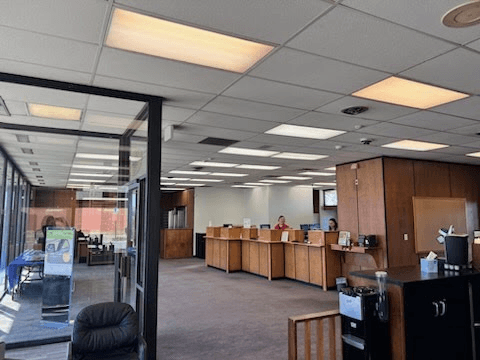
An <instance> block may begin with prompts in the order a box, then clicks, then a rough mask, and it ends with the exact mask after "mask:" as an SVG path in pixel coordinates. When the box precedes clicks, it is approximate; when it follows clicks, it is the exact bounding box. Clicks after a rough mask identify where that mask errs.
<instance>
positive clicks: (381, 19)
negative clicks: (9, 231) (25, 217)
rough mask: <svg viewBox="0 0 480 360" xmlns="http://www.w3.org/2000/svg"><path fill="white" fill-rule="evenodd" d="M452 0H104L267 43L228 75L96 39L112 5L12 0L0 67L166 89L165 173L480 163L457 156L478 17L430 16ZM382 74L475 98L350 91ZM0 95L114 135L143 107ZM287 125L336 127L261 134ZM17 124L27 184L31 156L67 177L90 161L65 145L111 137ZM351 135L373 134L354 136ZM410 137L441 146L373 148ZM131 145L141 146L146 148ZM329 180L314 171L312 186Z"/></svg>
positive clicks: (470, 109)
mask: <svg viewBox="0 0 480 360" xmlns="http://www.w3.org/2000/svg"><path fill="white" fill-rule="evenodd" d="M458 4H459V2H458V1H457V0H424V1H415V0H404V1H395V0H385V1H381V2H379V1H376V0H343V1H339V2H334V1H327V0H325V1H322V0H298V1H277V0H263V1H252V2H248V3H245V2H242V1H238V0H163V1H160V2H159V1H149V0H116V1H113V6H120V7H123V8H126V9H129V10H133V11H137V12H141V13H144V14H147V15H153V16H158V17H161V18H166V19H169V20H173V21H177V22H180V23H184V24H189V25H194V26H198V27H200V28H204V29H209V30H214V31H218V32H221V33H225V34H229V35H236V36H239V37H242V38H247V39H251V40H257V41H261V42H266V43H269V44H274V45H275V47H276V49H275V50H274V51H273V52H272V53H271V54H269V55H268V56H267V57H266V58H265V59H263V60H262V61H260V62H259V63H258V64H257V65H256V66H254V67H252V69H250V70H249V71H247V72H246V73H244V74H237V73H232V72H228V71H223V70H217V69H212V68H206V67H202V66H198V65H193V64H187V63H182V62H177V61H172V60H167V59H160V58H155V57H152V56H147V55H142V54H137V53H132V52H127V51H121V50H118V49H112V48H108V47H106V46H105V45H104V44H103V37H104V34H105V33H106V31H107V26H108V23H109V19H110V16H111V11H112V2H111V1H110V2H106V1H104V0H85V1H81V2H79V1H75V0H45V1H42V2H35V1H34V2H32V1H28V0H18V1H11V2H6V3H5V4H3V5H2V12H0V35H1V36H0V46H1V48H2V52H1V53H0V71H1V72H9V73H15V74H20V75H28V76H38V77H44V78H49V79H54V80H62V81H71V82H77V83H85V84H91V85H95V86H102V87H107V88H112V89H120V90H128V91H133V92H140V93H147V94H153V95H159V96H163V97H165V98H166V100H165V103H164V109H163V127H164V128H165V127H166V126H168V125H175V130H174V136H173V139H172V140H170V141H169V142H166V143H163V149H162V174H163V175H167V174H168V172H169V171H170V170H175V169H176V170H192V169H193V167H192V166H190V165H189V164H190V163H191V162H193V161H196V160H201V161H206V160H208V159H212V161H216V162H233V163H237V164H256V165H276V166H281V167H282V168H281V169H278V170H273V171H265V170H245V169H243V170H242V169H235V168H231V169H229V172H242V173H248V174H249V176H248V177H245V178H241V179H239V178H233V179H230V178H225V179H224V180H225V181H224V182H222V183H212V184H209V185H212V186H229V185H231V184H232V183H236V182H256V181H258V180H260V179H262V178H264V177H265V176H266V175H268V176H272V175H274V176H281V175H290V176H292V175H297V174H298V172H300V169H303V168H311V169H315V170H319V171H321V170H323V169H324V168H326V167H331V166H334V165H335V164H339V163H344V162H348V161H356V160H360V159H365V158H371V157H374V156H379V155H382V154H383V155H390V156H400V157H410V158H420V159H431V160H441V161H451V162H458V163H470V164H480V159H476V158H473V157H467V156H465V154H467V153H470V152H475V151H479V150H480V149H479V148H480V137H479V136H478V135H477V133H480V115H479V114H480V97H479V96H478V95H480V85H479V84H480V72H479V71H478V69H477V68H478V66H477V64H478V63H480V33H479V32H478V27H472V28H467V29H451V28H446V27H444V26H443V25H442V24H441V21H440V19H441V17H442V15H443V14H444V13H445V12H447V11H448V10H449V9H451V8H452V7H454V6H456V5H458ZM53 10H54V11H53ZM19 44H20V45H19ZM392 75H398V76H400V77H405V78H409V79H412V80H417V81H421V82H426V83H429V84H432V85H438V86H442V87H446V88H450V89H454V90H457V91H461V92H466V93H468V94H470V95H473V96H471V97H470V98H467V99H463V100H459V101H456V102H453V103H449V104H446V105H441V106H438V107H435V108H432V109H429V110H422V111H420V110H418V109H414V108H409V107H404V106H397V105H392V104H386V103H381V102H376V101H371V100H364V99H360V98H356V97H353V96H351V94H352V93H353V92H355V91H357V90H359V89H361V88H363V87H365V86H368V85H370V84H373V83H375V82H378V81H380V80H383V79H385V78H388V77H390V76H392ZM0 96H1V97H2V98H3V99H4V100H5V102H6V104H7V107H8V108H9V110H10V111H11V113H12V116H11V117H6V116H0V122H5V123H14V124H23V125H35V126H46V127H58V128H65V129H79V130H88V131H96V132H106V133H112V134H122V133H123V132H124V131H125V129H126V128H127V127H128V125H129V124H130V123H131V121H132V120H133V118H134V117H135V115H136V114H138V112H139V111H140V110H141V108H142V106H143V104H142V103H138V102H123V101H118V100H115V99H106V98H102V97H95V96H90V97H89V96H85V95H80V94H70V93H64V92H62V93H59V92H57V91H53V90H45V89H41V90H39V89H35V88H30V87H21V86H18V85H11V84H0ZM26 102H37V103H45V104H52V105H58V106H67V107H75V108H81V109H82V110H83V116H82V120H81V121H80V122H76V121H62V120H52V119H43V118H33V117H31V116H28V113H27V111H26V106H25V103H26ZM350 106H368V107H369V110H368V111H367V112H365V113H362V114H360V115H356V116H349V115H344V114H342V113H341V112H340V110H341V109H343V108H346V107H350ZM284 123H288V124H292V125H302V126H311V127H320V128H327V129H337V130H343V131H346V133H345V134H342V135H339V136H337V137H334V138H331V139H329V140H312V139H302V138H295V137H283V136H276V135H267V134H264V132H265V131H267V130H270V129H272V128H274V127H276V126H278V125H280V124H284ZM146 131H147V127H146V124H144V125H142V126H141V128H140V129H139V131H137V133H136V135H139V136H146ZM18 133H19V132H15V131H7V130H0V142H1V144H2V145H3V146H4V147H5V148H6V149H7V151H8V152H9V153H10V154H11V155H12V156H13V157H14V159H15V160H16V161H17V162H18V164H19V165H20V166H21V168H22V170H23V171H24V172H25V173H26V175H27V176H29V178H30V179H31V180H32V181H33V183H34V184H37V182H35V181H34V180H35V177H36V175H38V172H33V171H32V166H31V165H29V161H37V162H38V163H39V167H40V168H41V174H42V175H43V176H44V178H45V179H46V185H50V186H64V185H65V184H66V181H67V179H68V175H69V173H70V172H71V171H70V165H71V164H72V163H75V164H93V163H95V162H94V161H90V160H87V159H84V160H82V161H79V160H78V159H75V153H76V152H83V153H100V154H110V155H114V154H118V141H116V140H104V139H101V140H99V139H97V140H95V139H92V138H81V139H80V138H76V137H70V138H69V140H65V139H64V138H63V137H61V136H55V135H51V134H39V133H35V134H33V133H29V134H28V135H29V140H30V143H28V144H24V143H19V142H18V141H17V138H16V136H14V135H15V134H18ZM206 137H217V138H225V139H231V140H236V141H239V142H238V143H237V144H235V145H234V146H237V147H244V148H250V149H265V150H272V151H278V152H296V153H307V154H319V155H328V157H327V158H325V159H322V160H318V161H298V160H283V159H275V158H259V157H252V156H236V155H228V154H220V153H218V150H220V149H222V147H219V146H213V145H203V144H198V142H200V141H201V140H203V139H205V138H206ZM362 138H369V139H371V140H372V143H371V144H370V145H362V144H361V143H360V139H362ZM407 138H408V139H416V140H423V141H431V142H438V143H443V144H448V145H451V146H450V147H448V148H445V149H439V150H435V151H431V152H413V151H407V150H404V151H402V150H397V149H388V148H384V147H382V146H381V145H384V144H387V143H389V142H392V141H396V140H399V139H407ZM48 139H51V140H48ZM49 141H51V142H49ZM22 147H23V148H31V149H32V150H33V151H34V155H28V154H24V153H23V152H22V151H21V148H22ZM337 148H338V149H337ZM135 151H136V154H137V155H138V154H139V153H140V154H143V151H144V148H143V146H142V147H138V148H137V149H136V150H135ZM35 158H36V160H35ZM100 163H101V164H112V162H111V161H110V162H100ZM114 163H115V161H114V162H113V165H115V164H114ZM136 169H137V170H138V169H141V165H140V164H136ZM218 170H219V169H218V168H211V167H206V168H205V171H208V172H218ZM85 172H87V170H85ZM206 177H208V176H206ZM332 179H334V177H333V176H332V177H314V179H313V180H312V182H319V181H323V180H332ZM305 182H306V181H293V182H292V183H290V184H292V185H297V184H304V183H305ZM308 182H309V181H307V183H308Z"/></svg>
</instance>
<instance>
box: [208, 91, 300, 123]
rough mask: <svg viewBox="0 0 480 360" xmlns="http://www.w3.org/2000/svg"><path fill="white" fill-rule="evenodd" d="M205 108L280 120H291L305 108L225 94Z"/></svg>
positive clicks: (231, 113) (230, 113)
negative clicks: (264, 102)
mask: <svg viewBox="0 0 480 360" xmlns="http://www.w3.org/2000/svg"><path fill="white" fill-rule="evenodd" d="M203 110H205V111H212V112H218V113H222V114H227V115H233V116H241V117H248V118H253V119H259V120H270V121H279V122H283V121H287V120H290V119H292V118H294V117H296V116H298V115H300V114H303V113H304V111H303V110H298V109H292V108H287V107H283V106H277V105H269V104H262V103H257V102H252V101H246V100H241V99H234V98H228V97H225V96H219V97H217V98H216V99H215V100H213V101H211V102H210V103H209V104H208V105H206V106H205V107H204V108H203Z"/></svg>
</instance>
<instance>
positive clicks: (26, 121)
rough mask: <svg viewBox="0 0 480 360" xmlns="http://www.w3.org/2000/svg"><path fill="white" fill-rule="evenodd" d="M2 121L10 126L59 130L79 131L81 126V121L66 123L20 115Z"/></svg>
mask: <svg viewBox="0 0 480 360" xmlns="http://www.w3.org/2000/svg"><path fill="white" fill-rule="evenodd" d="M0 121H1V122H5V123H9V124H20V125H31V126H41V127H51V128H57V129H76V130H78V129H79V128H80V125H81V123H80V121H64V120H56V119H44V118H39V117H32V116H20V115H12V116H2V117H1V119H0Z"/></svg>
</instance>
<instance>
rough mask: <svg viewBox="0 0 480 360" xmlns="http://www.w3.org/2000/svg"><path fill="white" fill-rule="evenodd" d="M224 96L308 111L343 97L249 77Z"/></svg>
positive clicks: (241, 80)
mask: <svg viewBox="0 0 480 360" xmlns="http://www.w3.org/2000/svg"><path fill="white" fill-rule="evenodd" d="M223 95H226V96H231V97H236V98H240V99H246V100H252V101H258V102H264V103H269V104H275V105H283V106H290V107H294V108H299V109H307V110H313V109H315V108H317V107H319V106H321V105H323V104H326V103H328V102H330V101H333V100H335V99H338V98H339V97H341V95H338V94H333V93H329V92H326V91H320V90H313V89H307V88H303V87H300V86H294V85H289V84H283V83H278V82H274V81H269V80H264V79H258V78H252V77H249V76H246V77H244V78H242V79H240V81H238V82H237V83H235V84H234V85H233V86H232V87H230V88H229V89H228V90H227V91H225V92H224V93H223Z"/></svg>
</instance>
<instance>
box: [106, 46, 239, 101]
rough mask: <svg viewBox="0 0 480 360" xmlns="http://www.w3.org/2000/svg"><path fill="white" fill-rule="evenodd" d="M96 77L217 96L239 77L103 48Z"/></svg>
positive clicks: (228, 73) (220, 71)
mask: <svg viewBox="0 0 480 360" xmlns="http://www.w3.org/2000/svg"><path fill="white" fill-rule="evenodd" d="M97 74H99V75H105V76H110V77H117V78H121V79H127V80H133V81H141V82H146V83H154V84H158V85H162V86H171V87H178V88H182V89H186V90H194V91H205V92H213V93H218V92H221V91H222V90H223V89H224V88H225V87H226V86H227V85H228V84H230V83H232V82H233V81H234V80H235V79H238V77H239V76H240V75H239V74H234V73H231V72H227V71H223V70H216V69H210V68H206V67H202V66H198V65H192V64H186V63H182V62H178V61H172V60H166V59H160V58H156V57H153V56H147V55H141V54H135V53H131V52H128V51H122V50H116V49H111V48H104V49H103V51H102V55H101V56H100V62H99V64H98V70H97Z"/></svg>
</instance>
